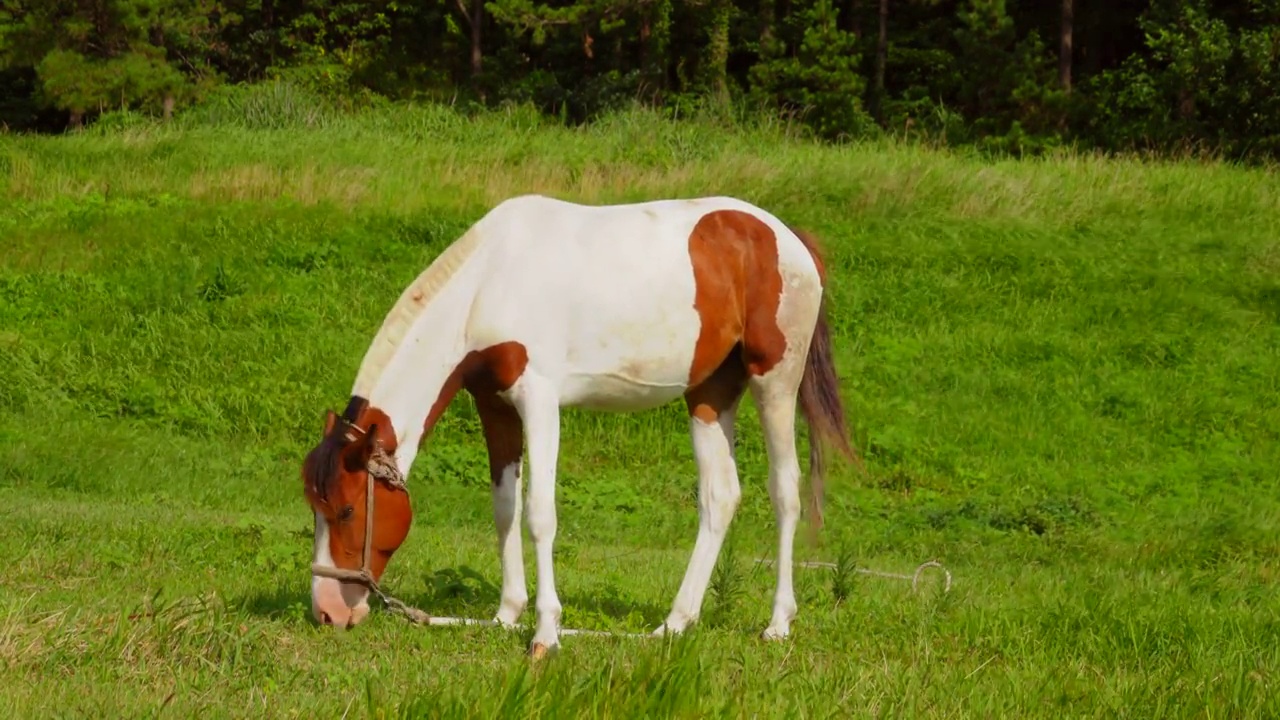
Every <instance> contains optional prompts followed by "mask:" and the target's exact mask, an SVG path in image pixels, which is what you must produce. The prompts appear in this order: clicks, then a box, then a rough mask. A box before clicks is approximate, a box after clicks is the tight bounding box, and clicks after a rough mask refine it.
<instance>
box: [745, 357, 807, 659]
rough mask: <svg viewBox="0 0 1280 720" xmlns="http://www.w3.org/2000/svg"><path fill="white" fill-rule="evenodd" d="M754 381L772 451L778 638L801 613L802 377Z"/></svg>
mask: <svg viewBox="0 0 1280 720" xmlns="http://www.w3.org/2000/svg"><path fill="white" fill-rule="evenodd" d="M792 374H794V373H792ZM750 385H751V394H752V398H753V399H754V401H755V403H756V408H757V409H758V411H759V414H760V426H761V427H762V428H763V430H764V440H765V448H766V451H767V453H768V455H769V498H770V499H771V500H772V501H773V512H774V518H775V520H776V522H777V526H778V557H777V561H776V566H777V572H778V576H777V578H778V579H777V587H776V589H775V591H774V596H773V617H772V619H771V620H770V621H769V627H767V628H766V629H765V631H764V638H765V639H766V640H779V639H782V638H785V637H786V636H787V635H788V634H789V633H790V632H791V621H792V620H793V619H795V616H796V596H795V590H794V588H793V585H792V550H793V547H794V543H795V535H796V525H797V523H798V522H799V519H800V460H799V457H798V456H797V454H796V436H795V426H796V391H797V388H798V387H799V379H798V378H795V379H793V378H791V377H790V376H789V374H786V373H780V374H779V375H770V374H766V375H764V376H762V377H759V378H752V380H751V383H750Z"/></svg>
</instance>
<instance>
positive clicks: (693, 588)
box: [655, 353, 746, 634]
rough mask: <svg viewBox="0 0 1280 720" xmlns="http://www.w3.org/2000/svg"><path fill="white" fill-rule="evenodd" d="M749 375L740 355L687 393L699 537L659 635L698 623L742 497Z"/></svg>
mask: <svg viewBox="0 0 1280 720" xmlns="http://www.w3.org/2000/svg"><path fill="white" fill-rule="evenodd" d="M745 380H746V371H745V370H744V369H743V366H742V362H741V360H740V359H739V358H738V356H737V354H736V353H734V354H731V355H730V356H729V358H728V359H727V360H726V361H725V362H724V364H722V365H721V366H720V368H719V369H717V370H716V372H714V373H713V374H712V375H711V377H709V378H708V379H707V380H706V381H704V382H703V383H702V384H700V385H698V386H697V387H694V388H692V389H690V390H689V392H687V393H686V394H685V403H686V405H687V406H688V409H689V434H690V436H691V438H692V440H693V454H694V458H695V459H696V460H697V463H698V537H697V540H695V541H694V545H693V555H692V556H691V557H690V558H689V565H688V567H687V568H686V569H685V574H684V580H683V581H682V582H681V583H680V590H679V592H677V593H676V598H675V601H674V602H673V603H672V606H671V613H670V614H669V615H667V620H666V622H665V623H663V624H662V626H661V627H659V628H658V629H657V630H656V631H655V634H663V633H667V632H671V633H679V632H682V631H683V630H684V629H685V628H686V627H688V626H689V624H690V623H692V622H694V621H695V620H697V618H698V616H699V614H701V611H702V600H703V597H704V596H705V595H706V591H707V584H708V583H709V582H710V581H711V571H712V569H714V567H715V564H716V559H717V558H718V557H719V555H720V546H721V545H723V544H724V538H725V534H726V533H727V532H728V530H729V523H730V522H732V521H733V515H734V512H735V511H736V510H737V508H738V500H739V498H740V497H741V496H742V488H741V486H740V485H739V484H738V470H737V466H736V464H735V463H734V453H733V424H734V420H735V418H736V415H737V409H738V401H739V399H741V397H742V392H743V389H744V383H745Z"/></svg>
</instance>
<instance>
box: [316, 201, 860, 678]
mask: <svg viewBox="0 0 1280 720" xmlns="http://www.w3.org/2000/svg"><path fill="white" fill-rule="evenodd" d="M825 283H826V271H825V269H824V262H823V259H822V254H821V251H820V249H819V247H818V244H817V241H816V239H815V238H814V237H813V236H812V235H810V234H808V233H806V232H803V231H797V230H793V229H791V228H789V227H788V226H787V225H786V224H784V223H783V222H782V221H780V220H779V219H778V218H777V217H775V216H774V215H772V214H771V213H769V212H767V211H765V210H763V209H761V208H759V207H757V206H755V205H753V204H751V203H748V202H746V201H743V200H740V199H736V198H732V197H696V198H687V199H663V200H650V201H644V202H637V203H630V204H614V205H585V204H578V203H573V202H569V201H565V200H561V199H556V198H552V197H548V196H545V195H537V194H530V195H521V196H517V197H512V198H509V199H506V200H504V201H502V202H500V203H499V204H497V205H496V206H494V207H493V208H492V209H490V210H489V211H488V212H486V213H485V214H484V215H483V216H482V217H481V218H480V219H479V220H478V221H476V222H475V223H474V224H473V225H471V226H470V227H469V228H468V229H467V230H466V232H465V233H464V234H463V235H462V236H461V237H459V238H457V239H456V240H454V241H453V242H452V243H451V244H450V245H449V246H448V247H447V248H446V249H445V250H444V251H442V252H441V253H440V254H439V255H438V256H437V257H436V259H435V260H433V261H432V262H431V263H430V264H429V266H428V267H427V268H426V269H425V270H423V271H422V272H421V274H419V275H418V276H417V278H416V279H414V280H413V282H412V283H410V284H409V285H408V286H407V287H406V288H404V290H403V291H402V293H401V294H400V297H399V298H398V300H397V301H396V303H395V304H394V306H392V308H391V309H390V311H389V312H388V313H387V315H386V316H385V318H384V319H383V322H382V325H381V327H380V328H379V329H378V331H377V333H376V335H375V336H374V338H373V341H372V343H371V344H370V346H369V347H368V349H367V351H366V353H365V355H364V358H363V360H362V362H361V364H360V366H359V370H358V371H357V373H356V378H355V381H354V384H353V386H352V390H351V394H350V398H349V400H348V404H347V406H346V409H345V410H344V411H343V413H342V414H341V415H338V414H337V413H335V412H334V411H333V410H332V409H329V410H327V411H326V414H325V420H324V431H323V434H322V437H321V440H320V441H319V442H318V444H316V445H315V446H314V447H313V448H312V449H311V451H310V452H309V453H307V455H306V457H305V459H304V460H303V463H302V476H303V484H304V495H305V497H306V500H307V503H308V505H309V507H310V509H311V511H312V512H313V514H314V518H315V536H314V541H313V542H314V544H313V555H312V560H313V563H312V568H313V569H312V584H311V609H312V614H313V616H314V617H315V619H316V621H317V622H318V623H320V624H322V625H333V626H338V627H340V628H349V627H352V626H354V625H355V624H357V623H359V622H360V621H361V620H362V619H363V618H364V617H365V616H366V615H367V614H368V611H369V606H368V597H369V590H370V588H369V583H368V582H365V583H359V582H348V581H343V580H340V579H337V578H348V579H349V578H350V577H351V576H353V575H354V574H355V568H356V567H357V566H358V565H359V564H361V563H363V572H364V576H365V577H369V578H372V579H373V581H374V582H375V583H376V579H377V578H379V577H381V575H382V573H383V571H384V570H385V568H386V566H387V563H388V562H389V561H390V559H391V557H392V556H393V554H394V553H395V552H396V550H397V549H398V548H399V547H400V546H401V544H402V543H403V542H404V540H405V538H406V536H407V535H408V532H409V526H410V524H411V522H412V518H413V512H412V508H411V505H410V503H409V497H408V493H407V491H406V486H405V484H404V478H406V477H408V474H409V471H410V468H411V466H412V465H413V462H414V458H415V456H416V455H417V453H418V451H419V448H420V446H421V445H422V444H423V442H424V441H425V439H426V438H427V437H428V436H429V434H430V432H431V429H432V427H433V426H434V425H435V424H436V422H437V420H439V418H440V416H441V414H442V413H443V412H444V411H445V410H446V408H447V407H448V405H449V404H450V402H451V401H452V400H453V399H454V398H455V396H456V395H457V394H458V393H459V392H460V391H462V390H466V391H467V392H468V393H469V394H470V395H471V397H472V398H473V400H474V403H475V408H476V411H477V414H478V416H479V419H480V424H481V429H482V432H483V436H484V442H485V447H486V449H487V451H488V466H489V477H490V481H491V496H492V497H491V500H492V506H493V507H492V509H493V520H494V525H495V528H496V530H497V544H498V551H499V555H500V559H501V568H502V570H501V573H502V591H501V598H500V601H499V604H498V608H497V611H496V614H495V616H494V620H496V624H498V625H501V626H504V627H514V626H515V625H516V621H517V619H518V618H519V617H520V615H521V614H523V612H524V611H525V609H526V605H527V603H528V599H529V596H528V591H527V588H526V584H525V571H524V565H523V562H522V552H523V551H522V546H521V533H520V523H521V514H522V512H523V513H524V514H525V523H526V525H527V529H528V533H529V538H530V541H531V542H532V544H533V548H534V555H535V558H536V592H537V595H536V598H535V609H536V625H535V628H534V634H533V637H532V640H531V641H530V645H529V648H528V649H529V652H530V653H532V654H534V655H535V656H538V655H541V654H544V653H545V652H547V651H548V650H555V649H557V648H558V647H559V634H560V617H561V604H560V599H559V596H558V595H557V593H556V582H555V569H554V564H553V562H552V547H553V544H554V542H555V538H556V507H555V492H556V465H557V458H558V452H559V447H560V414H561V410H562V408H566V407H573V408H585V409H587V410H593V411H602V412H639V411H644V410H648V409H652V408H656V407H658V406H660V405H663V404H665V403H668V402H673V401H675V400H677V399H678V398H681V397H683V399H684V403H685V406H686V408H687V411H688V422H689V434H690V436H691V439H692V444H693V450H694V455H695V458H696V466H697V473H698V530H697V536H696V539H695V541H694V547H693V551H692V555H691V557H690V559H689V563H688V565H687V567H686V570H685V573H684V578H683V581H682V582H681V584H680V588H679V590H678V592H677V593H676V596H675V598H674V600H673V602H672V605H671V609H670V612H669V614H668V615H667V617H666V620H665V621H664V622H663V623H662V624H661V625H660V626H659V627H658V628H657V629H655V630H654V631H653V634H655V635H662V634H666V633H672V634H675V633H681V632H683V631H684V630H685V629H686V628H687V627H688V626H690V625H691V624H692V623H694V622H696V621H697V619H698V617H699V614H700V612H701V608H702V601H703V596H704V594H705V592H706V590H707V585H708V582H709V580H710V576H711V572H712V569H713V567H714V565H715V563H716V561H717V559H718V556H719V554H720V549H721V545H722V543H723V541H724V538H725V534H726V532H727V530H728V527H729V524H730V522H731V521H732V519H733V516H734V512H735V510H736V508H737V506H738V502H739V499H740V496H741V488H740V485H739V481H738V474H737V467H736V462H735V452H734V440H733V438H734V424H735V423H734V420H735V417H736V414H737V410H738V405H739V401H740V399H741V398H742V396H743V395H744V394H745V393H746V392H747V391H748V390H749V391H750V392H751V394H752V398H753V400H754V402H755V404H756V407H757V410H758V415H759V418H760V422H761V427H762V430H763V433H764V440H765V446H766V448H765V449H766V453H767V458H768V464H769V469H768V489H769V497H770V499H771V502H772V506H773V509H774V515H775V521H776V527H777V543H778V555H777V560H776V563H775V565H776V572H777V579H776V587H775V591H774V596H773V609H772V617H771V619H770V622H769V624H768V626H767V627H766V628H765V629H764V631H763V633H762V635H763V637H764V638H765V639H766V640H780V639H783V638H786V637H787V636H788V635H789V633H790V629H791V623H792V622H793V620H794V618H795V615H796V612H797V606H796V599H795V594H794V591H793V586H792V555H793V544H794V538H795V533H796V527H797V523H798V521H799V518H800V513H801V500H800V489H799V486H800V480H801V470H800V462H799V458H798V456H797V450H796V433H795V424H796V407H797V404H798V405H799V406H800V410H801V414H802V415H803V416H804V419H805V422H806V423H807V425H808V427H809V431H810V453H809V461H810V490H811V500H810V505H811V518H810V522H811V527H816V528H820V527H821V524H822V496H823V482H824V481H823V472H824V471H823V467H824V464H825V462H826V461H825V459H824V458H825V456H826V455H827V454H828V453H829V452H830V450H831V449H832V448H834V449H835V450H837V451H838V452H839V453H840V454H842V455H843V456H844V457H846V458H848V459H851V460H854V461H855V462H857V463H858V464H859V465H861V460H860V459H859V458H858V457H857V453H856V452H855V450H854V449H853V447H852V445H851V442H850V440H849V437H848V432H847V430H846V420H845V411H844V408H843V406H842V403H841V399H840V396H839V393H838V389H839V388H838V378H837V376H836V372H835V368H834V365H833V362H832V348H831V337H830V332H829V328H828V322H827V319H826V307H825V302H824V286H825ZM526 455H527V457H526ZM526 461H527V463H528V472H527V483H528V488H527V495H526V497H525V498H524V500H523V506H522V498H521V485H522V483H523V482H525V479H524V473H523V472H522V465H523V464H524V463H525V462H526ZM375 508H376V509H375ZM374 588H375V589H376V584H375V585H374ZM379 592H380V591H379Z"/></svg>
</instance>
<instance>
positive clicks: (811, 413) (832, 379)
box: [792, 228, 865, 533]
mask: <svg viewBox="0 0 1280 720" xmlns="http://www.w3.org/2000/svg"><path fill="white" fill-rule="evenodd" d="M792 232H793V233H795V235H796V237H798V238H800V241H801V242H802V243H804V246H805V248H806V249H808V251H809V254H810V255H812V256H813V262H814V264H815V265H817V267H818V276H819V278H820V279H821V280H822V283H823V298H822V302H821V305H820V306H819V309H818V322H817V324H816V325H815V326H814V328H813V337H812V339H811V340H810V342H809V355H808V357H806V358H805V364H804V375H803V376H802V377H801V379H800V412H801V413H802V414H803V415H804V420H805V423H806V424H807V425H808V426H809V492H810V496H811V506H810V515H809V518H810V519H809V525H810V527H811V529H812V530H813V532H814V533H816V532H817V531H818V530H820V529H821V528H822V520H823V518H822V506H823V496H824V493H825V487H826V482H825V473H826V465H827V463H826V460H827V453H828V452H829V450H830V449H831V448H832V447H834V448H835V449H836V450H837V451H839V452H840V454H841V455H843V456H844V457H845V458H846V459H847V460H849V461H851V462H853V463H854V464H855V465H857V466H858V468H859V469H860V470H863V469H865V468H864V466H863V464H862V459H861V458H860V457H859V456H858V453H857V452H856V451H855V450H854V448H853V445H852V443H850V441H849V429H848V424H847V422H846V421H845V412H844V404H843V403H842V402H841V400H840V380H839V378H838V377H837V376H836V367H835V362H834V361H833V359H832V355H831V328H830V325H829V324H828V322H827V300H826V268H825V266H824V263H823V260H822V251H821V248H820V247H819V245H818V241H817V238H815V237H814V236H813V235H811V234H809V233H806V232H804V231H798V230H795V229H794V228H793V229H792Z"/></svg>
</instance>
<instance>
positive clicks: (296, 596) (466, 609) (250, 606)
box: [234, 565, 669, 631]
mask: <svg viewBox="0 0 1280 720" xmlns="http://www.w3.org/2000/svg"><path fill="white" fill-rule="evenodd" d="M423 581H424V584H425V585H426V586H427V587H426V591H425V592H423V591H419V592H405V591H400V590H397V589H396V588H394V587H388V588H387V590H388V591H389V592H390V593H391V594H392V595H394V596H395V597H396V598H398V599H400V600H401V601H403V602H405V603H406V604H408V605H411V606H413V607H417V608H420V609H422V610H423V611H425V612H427V613H429V614H431V615H435V616H447V617H468V618H476V619H486V620H487V619H489V618H492V617H493V614H494V612H496V611H497V608H498V602H499V600H500V598H501V596H502V590H501V588H500V587H499V585H497V584H496V583H494V582H492V581H491V580H489V579H488V578H486V577H485V576H484V575H482V574H481V573H480V572H479V571H477V570H476V569H475V568H473V567H471V566H469V565H459V566H456V567H448V568H440V569H438V570H436V571H435V572H433V573H431V574H430V575H427V576H426V577H425V578H424V579H423ZM415 584H416V583H415ZM529 589H530V597H529V605H528V607H527V608H526V610H525V613H524V615H523V616H522V617H521V621H522V623H524V624H529V625H532V623H533V621H534V595H533V592H534V591H535V589H536V588H535V587H534V586H533V584H532V583H530V588H529ZM560 602H561V604H562V606H563V607H564V610H565V616H566V617H565V620H566V625H570V624H572V625H574V626H575V627H576V626H578V624H583V625H585V626H586V627H589V628H594V629H602V630H603V629H622V628H621V627H620V626H622V625H626V626H628V629H630V630H635V631H644V630H648V629H652V628H654V627H657V626H658V624H659V623H661V622H662V621H663V620H664V619H665V618H666V614H667V610H668V609H669V608H668V607H667V606H666V605H659V604H656V603H647V602H641V601H639V600H636V599H634V598H632V597H628V596H626V595H625V594H623V593H622V592H621V591H620V589H619V588H617V587H613V586H610V587H607V588H603V589H601V590H600V591H598V592H586V593H569V594H561V596H560ZM234 604H235V606H236V607H237V608H239V609H240V610H241V611H243V612H245V613H247V614H249V615H253V616H257V617H260V618H265V619H270V620H276V621H302V622H309V621H310V620H311V613H310V607H311V596H310V590H309V586H307V585H303V586H301V587H299V586H298V585H295V584H292V583H291V584H289V585H287V586H284V585H282V586H279V587H276V588H275V589H272V590H264V591H260V592H256V593H249V594H246V595H244V596H242V597H240V598H238V599H236V600H235V601H234ZM371 605H373V606H374V611H375V612H378V611H381V610H382V609H383V608H382V603H381V602H380V601H378V600H377V599H373V600H371Z"/></svg>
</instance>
